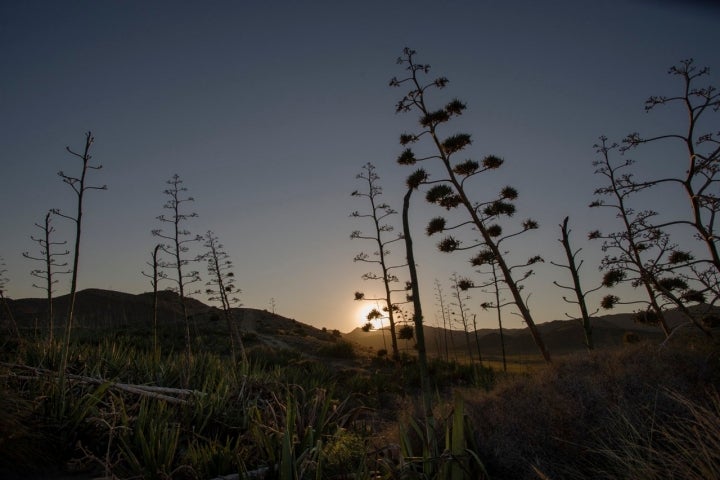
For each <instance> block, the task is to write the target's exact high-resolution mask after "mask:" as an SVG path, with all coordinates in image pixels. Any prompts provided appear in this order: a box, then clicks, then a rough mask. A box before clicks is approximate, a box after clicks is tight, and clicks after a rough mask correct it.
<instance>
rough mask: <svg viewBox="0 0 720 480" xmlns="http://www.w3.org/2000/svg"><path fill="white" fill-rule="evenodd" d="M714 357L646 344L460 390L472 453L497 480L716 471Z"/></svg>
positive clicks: (719, 372)
mask: <svg viewBox="0 0 720 480" xmlns="http://www.w3.org/2000/svg"><path fill="white" fill-rule="evenodd" d="M716 348H717V347H715V346H713V345H711V344H707V343H705V344H702V345H699V344H693V343H690V344H688V343H684V344H682V345H678V344H675V345H673V344H671V345H667V346H665V347H662V348H661V347H658V346H657V345H650V344H644V345H634V346H626V348H624V349H622V350H619V351H616V352H594V353H591V354H585V353H584V354H578V355H574V356H570V357H567V358H564V359H557V360H556V362H555V363H554V364H553V365H552V366H548V367H547V368H545V369H544V370H541V371H539V372H537V374H535V375H533V376H527V377H515V378H511V379H506V380H505V381H501V382H499V384H498V385H497V386H496V388H495V389H494V390H493V391H492V392H490V393H487V394H484V393H482V392H477V391H466V392H465V393H466V397H467V410H468V412H469V414H470V416H471V417H472V421H473V424H474V427H475V429H476V431H477V436H478V442H477V443H478V445H479V452H478V454H479V455H480V457H481V458H482V459H483V461H484V462H485V465H486V468H487V470H488V472H489V474H490V476H491V478H496V479H537V478H539V475H541V476H544V477H545V478H549V479H584V478H608V479H609V478H695V477H693V476H691V475H692V474H693V472H694V471H696V470H698V471H700V472H702V474H706V473H707V472H712V471H715V470H713V469H717V468H720V459H719V458H718V455H717V454H716V453H714V452H718V450H717V446H718V444H717V438H718V433H717V432H718V431H720V429H718V427H720V418H719V417H718V409H717V407H718V397H717V388H718V387H719V386H720V368H718V367H720V362H719V361H718V355H717V351H716ZM660 452H661V453H662V454H660ZM702 452H708V453H702ZM701 454H702V455H701ZM698 455H701V458H702V461H700V460H698V462H700V465H695V464H694V463H692V461H691V460H692V459H694V458H697V457H698ZM664 462H668V463H669V464H665V463H664ZM671 467H672V468H671ZM642 468H647V470H646V471H643V470H642ZM656 470H657V471H658V472H660V473H658V474H657V476H651V475H650V472H653V471H656ZM670 472H677V473H676V474H675V473H673V474H671V473H670ZM672 475H675V476H672ZM697 478H720V477H717V476H716V477H701V476H700V477H697Z"/></svg>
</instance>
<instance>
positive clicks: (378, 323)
mask: <svg viewBox="0 0 720 480" xmlns="http://www.w3.org/2000/svg"><path fill="white" fill-rule="evenodd" d="M374 309H377V310H378V311H380V312H382V307H381V306H380V305H379V303H378V302H362V303H360V304H359V305H358V306H357V310H356V313H355V318H357V322H358V326H360V327H362V326H363V325H365V324H366V323H368V322H370V323H372V328H373V329H374V330H376V329H379V328H381V327H382V325H383V324H382V322H383V321H384V320H383V319H374V320H368V314H369V313H370V312H371V311H373V310H374Z"/></svg>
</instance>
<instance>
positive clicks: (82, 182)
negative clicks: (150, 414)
mask: <svg viewBox="0 0 720 480" xmlns="http://www.w3.org/2000/svg"><path fill="white" fill-rule="evenodd" d="M94 141H95V138H94V137H93V136H92V132H87V133H86V134H85V148H84V149H83V152H82V153H78V152H75V151H73V150H71V149H70V147H66V150H67V151H68V152H69V153H70V154H71V155H73V156H74V157H77V158H79V159H80V161H82V169H81V170H80V175H79V176H78V177H73V176H72V175H68V174H66V173H65V172H64V171H62V170H61V171H59V172H58V176H59V177H60V178H61V179H62V181H63V182H65V183H66V184H68V185H69V186H70V188H72V190H73V191H74V192H75V196H76V197H77V209H76V211H75V215H74V216H73V215H66V214H64V213H63V212H61V211H60V210H57V209H55V210H52V212H53V213H54V214H56V215H58V216H60V217H63V218H66V219H68V220H71V221H72V222H74V223H75V247H74V249H73V263H72V277H71V280H70V306H69V307H68V313H67V318H66V320H65V334H64V338H63V351H62V359H61V361H60V379H61V380H60V381H61V390H62V386H63V385H62V382H63V381H64V375H63V374H64V372H65V369H66V367H67V360H68V350H69V345H70V335H71V333H72V328H73V320H74V316H75V299H76V296H77V295H76V293H77V280H78V265H79V263H80V238H81V234H82V219H83V200H84V199H85V193H86V192H87V191H88V190H107V185H103V186H93V185H88V184H87V174H88V172H89V171H91V170H100V169H101V168H102V165H91V164H90V160H91V159H92V156H91V155H90V148H91V147H92V144H93V142H94Z"/></svg>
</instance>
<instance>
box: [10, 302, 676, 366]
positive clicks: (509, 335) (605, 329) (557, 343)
mask: <svg viewBox="0 0 720 480" xmlns="http://www.w3.org/2000/svg"><path fill="white" fill-rule="evenodd" d="M69 300H70V296H69V295H63V296H60V297H57V298H55V299H53V308H54V310H55V326H56V328H57V327H60V326H62V325H64V323H65V316H66V315H67V309H68V306H69ZM8 304H9V306H10V308H11V310H12V312H13V315H14V317H15V320H16V322H17V324H18V326H19V327H20V328H25V329H26V328H34V327H39V328H44V327H46V322H47V299H45V298H24V299H18V300H12V299H8ZM152 306H153V294H152V292H145V293H140V294H130V293H124V292H118V291H113V290H101V289H94V288H91V289H86V290H82V291H80V292H78V293H77V299H76V303H75V325H76V327H79V328H122V327H132V326H139V325H149V324H150V323H152V313H153V310H152ZM187 306H188V311H189V313H190V315H191V316H192V318H193V321H196V322H203V321H211V320H218V319H220V316H221V311H220V310H219V309H218V308H217V307H214V306H209V305H207V304H205V303H203V302H201V301H200V300H197V299H194V298H192V297H189V298H187ZM233 310H234V312H235V314H236V319H237V320H238V321H239V322H240V328H241V329H243V330H245V331H250V332H256V333H259V334H260V335H261V336H263V337H267V338H266V340H268V342H269V343H272V342H273V336H274V334H275V332H280V333H279V334H280V335H282V332H285V331H293V330H300V331H302V332H303V335H305V336H308V335H310V336H317V337H318V338H324V336H325V335H329V333H330V332H325V331H323V330H324V329H323V330H320V329H318V328H315V327H312V326H310V325H306V324H303V323H301V322H297V321H296V320H293V319H288V318H285V317H282V316H280V315H276V314H273V313H270V312H268V311H266V310H259V309H253V308H236V309H233ZM3 316H4V315H3ZM668 317H669V319H670V322H672V323H673V324H677V323H679V322H681V321H682V320H681V315H680V314H679V313H678V312H673V311H670V312H668ZM3 320H5V319H3ZM182 321H183V318H182V311H181V308H180V305H179V302H178V295H177V294H176V293H174V292H172V291H167V290H165V291H160V292H158V323H160V324H172V323H179V322H182ZM592 326H593V341H594V343H595V345H596V346H597V347H598V348H604V347H613V346H619V345H622V342H623V336H624V334H625V333H626V332H633V333H636V334H637V335H638V336H639V337H640V338H644V339H653V340H657V341H661V340H662V338H663V334H662V332H661V331H660V329H659V328H657V327H653V326H648V325H643V324H638V323H636V322H635V321H634V320H633V315H632V314H630V313H621V314H612V315H604V316H599V317H595V318H593V319H592ZM538 329H539V330H540V333H541V335H542V337H543V340H544V341H545V343H546V345H547V348H548V349H549V350H550V351H551V352H554V353H567V352H571V351H576V350H581V349H583V348H584V333H583V330H582V327H581V325H580V323H579V322H578V321H577V320H554V321H550V322H546V323H540V324H538ZM424 332H425V339H426V345H427V349H428V351H429V352H431V353H438V352H440V351H444V348H445V338H446V333H445V330H444V329H442V328H438V327H433V326H430V325H425V326H424ZM383 333H384V334H385V340H384V341H383ZM335 334H339V332H335ZM503 334H504V336H505V345H506V349H507V351H508V353H512V354H534V353H536V352H537V347H536V346H535V344H534V342H533V339H532V336H531V335H530V334H529V332H528V329H527V328H515V329H503ZM342 338H344V339H345V340H349V341H352V342H354V343H357V344H359V345H361V346H364V347H367V348H371V349H373V350H379V349H382V348H388V349H389V345H390V339H389V333H388V332H387V331H385V332H382V331H370V332H364V331H362V330H361V329H360V328H356V329H355V330H353V331H351V332H349V333H346V334H342ZM447 339H448V341H447V343H448V346H449V348H450V349H452V350H454V351H457V352H463V351H467V342H469V343H470V348H472V349H473V351H476V349H477V346H478V344H479V347H480V350H481V351H482V352H484V354H488V355H500V354H501V344H500V332H499V330H498V329H480V330H478V331H477V337H476V334H475V332H470V334H469V337H468V338H467V339H466V336H465V332H462V331H458V330H452V331H448V333H447ZM413 346H414V340H410V341H405V340H399V347H400V348H401V349H403V350H412V349H413Z"/></svg>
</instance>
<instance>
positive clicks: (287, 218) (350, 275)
mask: <svg viewBox="0 0 720 480" xmlns="http://www.w3.org/2000/svg"><path fill="white" fill-rule="evenodd" d="M712 3H713V2H680V1H678V2H672V1H654V2H653V1H640V0H636V1H631V0H627V1H619V0H608V1H602V2H598V1H578V0H563V1H545V2H537V1H495V0H493V1H491V0H475V1H445V2H437V1H432V2H431V1H425V0H414V1H393V2H387V1H372V0H367V1H362V2H361V1H356V2H344V1H337V0H335V1H307V2H290V1H262V2H261V1H212V2H189V1H132V0H131V1H103V2H98V1H34V0H27V1H3V2H2V3H1V4H0V71H1V72H2V75H0V158H1V162H2V163H1V165H2V169H1V170H0V172H1V173H0V205H2V208H0V225H1V226H2V234H1V236H0V256H2V257H3V258H4V260H5V263H6V268H7V272H6V276H7V277H8V278H9V280H10V281H9V284H8V285H7V292H6V293H7V294H8V295H9V296H10V297H12V298H21V297H28V296H34V297H41V296H42V295H43V293H42V291H41V290H38V289H35V288H33V287H32V283H33V279H32V277H30V275H29V272H30V270H31V269H32V268H35V267H37V266H39V265H35V264H33V262H30V261H28V260H26V259H23V258H22V256H21V254H22V252H23V251H30V252H31V253H37V251H38V248H37V245H36V244H34V243H33V242H31V240H30V238H29V236H30V235H31V234H33V235H36V234H38V233H39V230H38V229H37V228H36V227H34V226H33V224H34V223H35V222H41V221H42V219H43V217H44V215H45V212H46V211H47V210H48V209H50V208H61V209H63V210H64V211H66V212H68V213H69V212H70V211H72V208H73V201H74V197H73V194H72V191H71V190H70V189H69V188H68V187H67V185H64V184H63V183H62V182H61V180H60V179H59V177H58V176H57V172H58V171H59V170H61V169H62V170H65V171H66V172H67V173H69V174H72V173H78V172H79V170H78V168H79V163H80V162H79V161H78V160H77V159H75V158H73V157H71V156H70V155H68V154H67V153H66V152H65V150H64V149H65V147H66V146H70V147H71V148H74V149H76V150H80V149H82V147H83V142H84V133H85V132H86V131H88V130H92V132H93V134H94V136H95V145H94V147H93V151H92V154H93V157H94V160H95V161H96V162H97V163H100V164H102V165H103V169H102V170H100V171H99V172H93V174H92V177H91V179H92V181H93V182H95V183H96V184H107V185H108V190H107V191H105V192H102V191H91V192H89V194H88V197H87V204H86V210H85V219H84V221H85V223H84V236H83V239H82V242H83V247H82V257H81V265H80V271H79V274H80V288H89V287H96V288H105V289H113V290H121V291H126V292H130V293H140V292H143V291H148V290H150V285H149V282H148V279H146V278H145V277H143V276H142V275H141V273H140V272H141V270H143V269H147V266H146V264H145V262H147V261H148V260H149V258H150V252H151V250H152V248H153V246H154V244H155V243H156V239H155V238H153V237H152V235H151V233H150V232H151V230H152V229H154V228H158V227H161V225H160V223H159V222H158V221H157V220H156V217H157V216H158V215H160V214H162V213H164V211H163V208H162V206H163V204H164V203H165V201H166V197H165V196H164V195H163V193H162V191H163V190H164V188H165V187H166V185H165V181H166V180H167V179H169V178H170V177H171V176H172V175H173V174H175V173H177V174H179V175H180V176H181V178H182V179H183V180H184V182H185V186H186V187H187V188H188V189H189V192H188V193H189V194H190V195H192V196H193V197H194V198H195V200H196V201H195V203H194V205H192V209H193V210H194V211H195V212H197V213H198V215H199V216H198V218H196V219H193V220H192V221H190V222H188V224H187V227H188V228H189V229H191V230H192V231H193V232H194V233H198V234H202V233H204V232H205V231H207V230H213V231H214V232H215V233H216V234H217V235H218V236H219V238H220V240H221V242H222V243H223V244H224V245H225V249H226V251H227V252H228V253H229V254H230V255H231V257H232V259H233V261H234V262H235V273H236V276H237V286H238V287H240V288H241V289H242V290H243V294H242V302H243V304H244V305H245V306H248V307H255V308H270V306H269V305H270V303H269V302H270V299H271V298H274V299H275V304H276V311H277V312H278V313H280V314H282V315H285V316H287V317H290V318H295V319H297V320H299V321H302V322H305V323H309V324H312V325H315V326H318V327H323V326H325V327H328V328H330V329H333V328H337V329H339V330H341V331H349V330H351V329H353V328H355V327H356V326H359V325H361V324H362V323H363V322H362V318H361V311H360V310H361V306H360V305H359V303H358V302H354V301H353V293H354V292H355V291H356V290H363V291H365V292H367V293H368V294H369V295H372V294H373V293H374V292H379V291H380V285H379V284H378V283H370V282H363V280H361V278H360V277H361V275H362V273H364V272H365V271H366V268H365V266H363V265H358V264H354V263H353V261H352V259H353V256H354V255H355V253H357V252H358V251H360V250H372V245H371V244H369V243H364V242H362V241H359V240H350V237H349V235H350V233H351V232H352V231H353V230H357V229H359V230H364V231H369V230H368V228H370V225H367V224H362V223H361V222H359V221H358V220H357V219H352V218H350V217H349V214H350V213H351V212H352V211H353V210H362V209H363V208H365V204H364V203H363V202H362V201H360V200H359V199H357V198H353V197H351V196H350V193H351V192H352V191H353V190H355V189H357V188H360V187H361V186H362V185H361V184H360V183H358V181H357V180H356V179H355V175H356V174H357V173H358V172H359V171H360V169H361V167H362V166H363V165H364V164H365V163H366V162H372V163H373V164H375V166H376V167H377V171H378V173H379V174H380V176H381V182H380V183H381V185H382V186H383V188H384V191H385V194H384V197H383V198H384V200H385V201H386V202H388V203H390V204H391V205H393V206H395V207H396V209H398V210H400V207H401V201H402V195H403V193H404V178H405V177H406V176H407V175H408V174H409V173H411V170H409V169H408V168H407V167H402V166H399V165H396V164H395V161H394V160H395V158H396V156H397V154H398V153H399V152H400V151H401V150H402V148H401V146H400V145H399V144H398V137H399V134H400V133H403V132H406V131H411V130H413V129H414V128H415V125H416V116H415V115H414V114H406V115H398V114H395V110H394V106H395V102H396V101H397V100H398V99H399V98H400V97H401V96H402V95H403V93H404V91H403V89H393V88H390V87H388V81H389V79H390V78H392V77H393V76H396V75H398V76H399V75H401V74H402V73H403V71H402V70H401V68H400V67H399V66H398V65H397V64H396V58H397V57H398V56H399V55H400V54H401V52H402V49H403V47H405V46H409V47H411V48H413V49H415V50H417V52H418V54H417V60H418V61H420V62H422V63H429V64H431V65H432V67H433V70H432V72H433V74H434V75H444V76H447V77H448V78H449V79H450V81H451V83H450V85H449V86H448V87H447V93H446V94H447V95H449V96H451V97H458V98H460V99H462V100H463V101H465V102H466V103H467V104H468V111H467V113H466V114H465V115H463V117H462V118H461V119H459V121H457V122H455V123H454V124H451V126H450V129H449V130H448V131H447V133H448V134H450V133H453V132H454V131H457V130H460V131H466V132H468V133H471V134H472V135H473V139H474V144H473V146H472V147H471V148H470V149H469V150H468V155H473V156H475V157H476V158H479V157H482V156H484V155H486V154H490V153H492V154H496V155H499V156H501V157H503V158H505V160H506V164H505V166H504V167H503V168H502V170H501V171H499V172H497V173H493V174H492V175H488V176H487V177H483V178H482V179H478V180H477V181H476V182H474V183H473V187H472V192H473V194H474V196H475V198H477V199H478V200H481V199H483V198H485V199H487V198H488V196H491V195H494V194H495V193H496V192H497V190H498V189H499V187H501V186H503V185H505V184H508V183H509V184H512V185H514V186H515V187H516V188H517V189H518V190H519V192H520V198H519V201H518V204H517V206H518V217H519V219H523V218H526V217H533V218H535V219H537V220H538V221H539V222H540V230H538V231H535V232H531V233H529V234H528V235H526V236H524V237H522V239H520V240H518V241H517V242H515V243H514V244H512V248H513V254H514V255H516V256H517V258H518V259H525V258H527V257H528V256H529V255H530V254H533V255H534V254H537V253H539V254H541V255H542V256H543V257H545V260H546V263H545V264H543V265H540V266H539V267H538V268H537V269H536V272H537V274H536V275H535V276H534V277H533V278H532V279H531V281H530V282H529V283H528V285H527V290H526V291H527V292H528V293H529V294H531V296H530V301H529V305H530V308H531V309H532V310H533V312H534V315H535V317H536V320H537V321H548V320H553V319H558V318H563V317H564V312H568V311H571V312H572V311H573V310H572V307H571V306H568V305H566V304H564V303H563V301H562V299H561V296H562V295H563V294H564V292H562V291H561V290H559V289H558V288H557V287H554V286H553V285H552V280H553V279H560V281H563V282H566V283H567V281H566V279H565V277H563V272H562V271H561V270H560V269H558V268H556V267H553V266H552V265H550V263H549V261H550V260H553V261H556V262H564V258H563V251H562V248H561V245H560V243H559V242H557V238H559V228H558V224H559V223H560V222H561V221H562V219H563V218H564V217H565V216H566V215H569V216H570V222H571V227H572V229H573V239H574V242H575V245H576V246H577V247H582V248H583V252H582V256H583V257H585V260H586V266H585V270H584V273H585V279H584V280H585V281H586V284H587V285H588V286H590V285H591V284H594V283H596V282H597V281H598V279H599V277H600V275H599V273H598V271H597V263H598V259H599V257H600V253H599V245H597V244H591V243H588V242H587V241H586V240H585V238H586V234H587V232H588V231H590V230H593V229H595V228H603V226H606V225H612V218H609V215H610V213H609V212H607V211H595V210H590V209H588V208H587V205H588V203H589V202H590V201H592V200H593V195H592V192H593V190H594V188H595V187H596V186H598V183H599V179H598V178H596V177H595V176H594V175H593V170H594V169H593V167H592V165H591V162H592V160H593V159H594V158H595V153H594V149H593V148H592V146H593V144H594V143H595V142H596V141H597V138H598V136H600V135H602V134H604V135H607V136H608V137H610V138H611V139H615V140H620V139H621V138H622V137H623V136H624V135H625V134H627V133H629V132H632V131H636V130H638V131H641V132H648V133H651V132H657V131H659V130H662V129H663V128H664V127H672V126H677V125H681V124H682V121H683V120H684V119H683V118H682V116H678V115H675V116H672V115H666V114H661V113H652V114H646V113H645V112H644V110H643V102H644V100H645V99H646V98H647V97H648V96H649V95H654V94H672V93H677V92H678V90H677V88H678V87H679V84H678V82H677V79H675V78H673V77H670V76H668V75H667V74H666V72H667V69H668V67H670V66H671V65H673V64H676V63H677V62H678V61H679V60H681V59H685V58H688V57H694V58H695V59H696V61H697V63H698V64H699V65H708V66H710V67H711V68H712V67H714V68H719V67H720V53H719V52H720V51H719V50H718V46H719V45H720V29H718V20H720V9H718V8H716V7H712V6H710V5H711V4H712ZM711 72H714V70H711ZM714 78H715V79H714V83H715V84H716V85H717V84H718V83H720V82H718V81H717V77H714ZM640 158H642V155H640V154H639V153H638V155H637V159H638V160H639V159H640ZM646 161H648V160H646ZM653 162H654V163H653V164H652V165H668V166H670V167H672V166H676V167H677V168H681V169H684V163H683V160H682V158H680V159H678V158H675V157H673V156H672V155H670V154H667V155H663V154H662V152H660V155H658V156H657V157H656V158H654V159H653ZM645 165H649V163H646V164H645ZM670 167H669V168H670ZM651 168H655V167H654V166H653V167H651ZM416 200H417V201H416V202H415V204H414V210H413V212H412V216H413V219H414V220H415V227H416V232H415V243H416V248H417V252H416V257H417V258H418V263H419V269H420V274H421V291H422V294H423V300H424V309H425V311H426V321H427V323H429V324H435V311H436V305H435V301H434V298H433V288H434V287H433V282H434V280H435V279H438V280H440V281H441V282H442V283H443V285H444V286H445V290H446V291H448V290H449V286H448V278H449V276H450V275H451V274H452V273H453V272H458V274H460V275H463V276H472V275H473V271H472V268H471V267H470V265H469V263H468V261H467V259H468V255H466V254H464V253H455V254H453V255H447V254H441V253H439V252H436V250H435V247H434V245H435V243H436V241H437V239H436V238H427V237H425V236H424V234H423V230H424V226H425V222H426V220H427V219H428V218H430V217H433V216H436V215H438V214H441V213H442V212H441V211H439V210H438V209H437V208H436V207H432V206H429V205H427V204H425V203H424V200H422V199H421V198H420V195H418V196H417V198H416ZM399 220H400V219H399V216H398V218H397V224H398V226H399ZM55 225H56V227H57V230H58V231H57V234H56V239H58V240H60V239H67V240H72V238H71V232H70V228H69V227H70V226H69V225H68V222H66V221H63V220H62V219H60V218H57V219H56V220H55ZM471 236H472V233H470V232H468V233H466V234H465V235H464V236H462V238H464V239H465V240H468V241H469V240H470V239H471ZM395 250H396V251H395V252H394V257H391V258H394V259H397V261H398V262H399V261H400V257H401V255H402V253H403V252H401V249H399V248H396V249H395ZM199 252H200V250H199V249H198V250H197V253H199ZM202 270H204V269H202ZM202 273H203V274H204V273H205V272H204V271H202ZM205 277H206V276H205ZM68 279H69V276H65V277H61V283H60V284H59V285H58V293H59V294H63V293H67V291H68V290H69V281H68ZM166 286H169V285H166ZM599 298H600V295H597V296H596V297H594V298H593V299H592V300H591V301H594V303H595V304H596V303H597V301H599ZM484 300H487V298H486V297H484V296H483V295H481V294H480V293H479V292H476V293H475V294H474V295H473V299H472V300H471V302H470V306H471V307H473V311H476V312H478V323H479V324H480V326H482V327H495V320H494V316H493V315H492V314H491V313H489V312H482V311H479V308H478V305H479V304H480V303H481V302H482V301H484ZM507 325H508V326H510V327H520V326H522V323H521V321H520V319H519V318H518V317H510V316H507Z"/></svg>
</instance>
